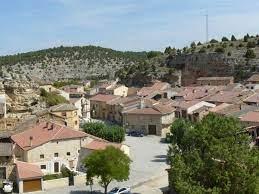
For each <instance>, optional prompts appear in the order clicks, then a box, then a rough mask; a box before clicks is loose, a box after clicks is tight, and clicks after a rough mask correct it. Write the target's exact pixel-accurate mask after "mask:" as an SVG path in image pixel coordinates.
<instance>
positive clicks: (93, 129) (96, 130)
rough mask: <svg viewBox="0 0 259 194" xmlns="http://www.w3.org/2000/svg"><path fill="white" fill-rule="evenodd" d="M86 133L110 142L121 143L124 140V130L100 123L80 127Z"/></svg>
mask: <svg viewBox="0 0 259 194" xmlns="http://www.w3.org/2000/svg"><path fill="white" fill-rule="evenodd" d="M82 128H83V130H84V131H85V132H86V133H89V134H91V135H94V136H96V137H99V138H102V139H105V140H107V141H110V142H116V143H121V142H122V141H124V139H125V130H124V129H123V127H121V126H118V125H107V124H104V123H100V122H89V123H85V124H83V126H82Z"/></svg>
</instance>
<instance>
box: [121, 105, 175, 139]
mask: <svg viewBox="0 0 259 194" xmlns="http://www.w3.org/2000/svg"><path fill="white" fill-rule="evenodd" d="M174 120H175V109H174V108H173V107H171V106H165V105H162V104H155V105H152V106H147V105H145V104H144V103H143V102H141V105H140V107H139V108H137V109H130V110H128V111H124V112H123V126H124V128H125V129H126V130H127V131H128V132H130V131H141V132H142V133H144V134H146V135H160V136H162V137H165V135H166V133H167V132H169V130H170V125H171V124H172V123H173V121H174Z"/></svg>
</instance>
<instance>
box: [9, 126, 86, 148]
mask: <svg viewBox="0 0 259 194" xmlns="http://www.w3.org/2000/svg"><path fill="white" fill-rule="evenodd" d="M86 136H87V134H86V133H84V132H82V131H76V130H73V129H72V128H69V127H66V126H62V125H59V124H56V123H53V122H42V123H38V124H36V125H35V126H34V127H32V128H31V129H28V130H26V131H24V132H22V133H18V134H15V135H12V136H11V138H12V140H13V141H14V142H15V143H17V144H18V145H19V146H20V147H21V148H22V149H23V150H30V149H33V148H35V147H38V146H40V145H42V144H45V143H47V142H49V141H55V140H64V139H73V138H81V137H86ZM31 138H32V140H31V142H32V144H31V145H30V139H31Z"/></svg>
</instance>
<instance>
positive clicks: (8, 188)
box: [3, 180, 13, 193]
mask: <svg viewBox="0 0 259 194" xmlns="http://www.w3.org/2000/svg"><path fill="white" fill-rule="evenodd" d="M3 191H4V193H12V192H13V183H12V182H11V181H7V180H5V181H3Z"/></svg>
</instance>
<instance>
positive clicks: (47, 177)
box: [43, 174, 63, 181]
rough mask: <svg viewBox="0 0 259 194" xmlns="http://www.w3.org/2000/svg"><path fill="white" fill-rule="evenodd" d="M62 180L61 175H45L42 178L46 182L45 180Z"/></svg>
mask: <svg viewBox="0 0 259 194" xmlns="http://www.w3.org/2000/svg"><path fill="white" fill-rule="evenodd" d="M60 178H63V177H62V174H47V175H44V176H43V180H44V181H47V180H53V179H60Z"/></svg>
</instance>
